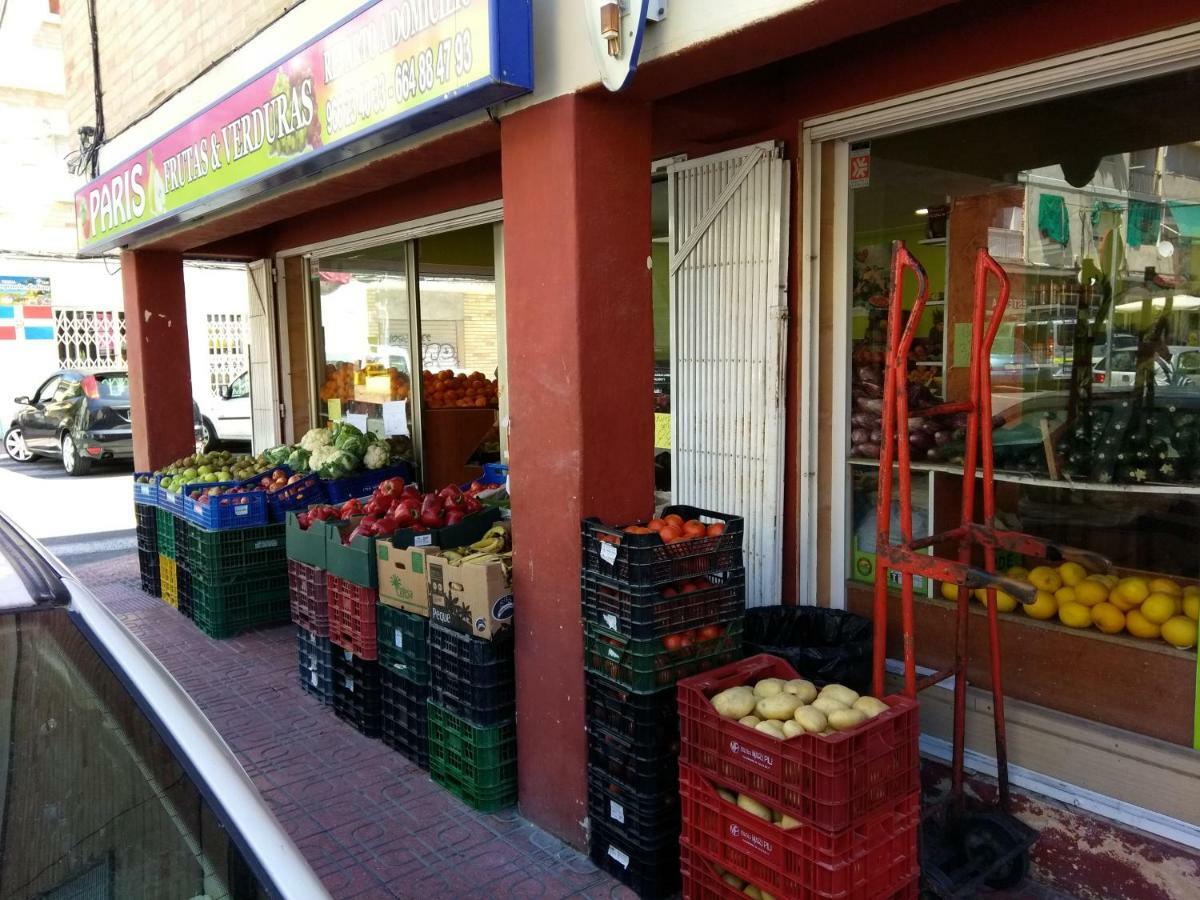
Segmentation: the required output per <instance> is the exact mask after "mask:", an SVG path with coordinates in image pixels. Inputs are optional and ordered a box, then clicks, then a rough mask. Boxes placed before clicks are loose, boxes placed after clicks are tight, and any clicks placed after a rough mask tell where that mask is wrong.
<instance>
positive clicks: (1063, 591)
mask: <svg viewBox="0 0 1200 900" xmlns="http://www.w3.org/2000/svg"><path fill="white" fill-rule="evenodd" d="M1054 599H1055V600H1057V601H1058V605H1059V606H1062V605H1063V604H1064V603H1075V602H1076V597H1075V588H1073V587H1068V586H1067V585H1065V584H1064V585H1063V586H1062V587H1060V588H1059V589H1058V590H1057V591H1055V592H1054ZM1084 605H1085V606H1087V605H1088V604H1086V603H1085V604H1084Z"/></svg>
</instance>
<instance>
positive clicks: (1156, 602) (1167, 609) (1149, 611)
mask: <svg viewBox="0 0 1200 900" xmlns="http://www.w3.org/2000/svg"><path fill="white" fill-rule="evenodd" d="M1141 610H1142V615H1143V616H1145V617H1146V621H1148V622H1153V623H1154V624H1155V625H1161V624H1162V623H1163V622H1165V621H1167V619H1169V618H1171V617H1172V616H1175V615H1178V614H1179V599H1178V598H1177V597H1174V596H1172V595H1171V594H1161V593H1156V594H1151V595H1150V596H1149V597H1147V598H1146V599H1145V601H1143V603H1142V606H1141Z"/></svg>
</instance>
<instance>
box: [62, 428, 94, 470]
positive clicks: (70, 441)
mask: <svg viewBox="0 0 1200 900" xmlns="http://www.w3.org/2000/svg"><path fill="white" fill-rule="evenodd" d="M62 458H63V468H64V469H66V470H67V474H68V475H86V474H87V473H88V472H90V471H92V461H91V459H89V458H88V457H86V456H80V455H79V450H78V448H76V446H75V439H74V438H73V437H71V435H70V434H69V433H68V434H64V435H63V436H62Z"/></svg>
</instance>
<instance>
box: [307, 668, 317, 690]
mask: <svg viewBox="0 0 1200 900" xmlns="http://www.w3.org/2000/svg"><path fill="white" fill-rule="evenodd" d="M308 680H309V681H311V682H312V686H313V687H316V686H317V673H316V671H312V672H309V673H308Z"/></svg>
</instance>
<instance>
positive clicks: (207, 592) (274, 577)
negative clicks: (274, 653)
mask: <svg viewBox="0 0 1200 900" xmlns="http://www.w3.org/2000/svg"><path fill="white" fill-rule="evenodd" d="M288 612H289V610H288V586H287V570H286V569H284V568H283V567H282V566H279V567H278V571H275V569H274V568H272V569H268V570H263V571H258V572H256V571H247V572H241V573H236V574H235V575H233V576H231V577H227V578H220V579H217V580H216V581H210V580H209V579H208V578H207V573H200V572H192V618H193V620H194V621H195V622H196V627H197V628H199V629H200V630H201V631H203V632H204V633H205V634H207V635H208V636H209V637H212V638H226V637H231V636H232V635H235V634H238V633H240V632H242V631H246V630H247V629H250V628H257V627H259V626H262V625H273V624H276V623H280V622H286V621H288Z"/></svg>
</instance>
